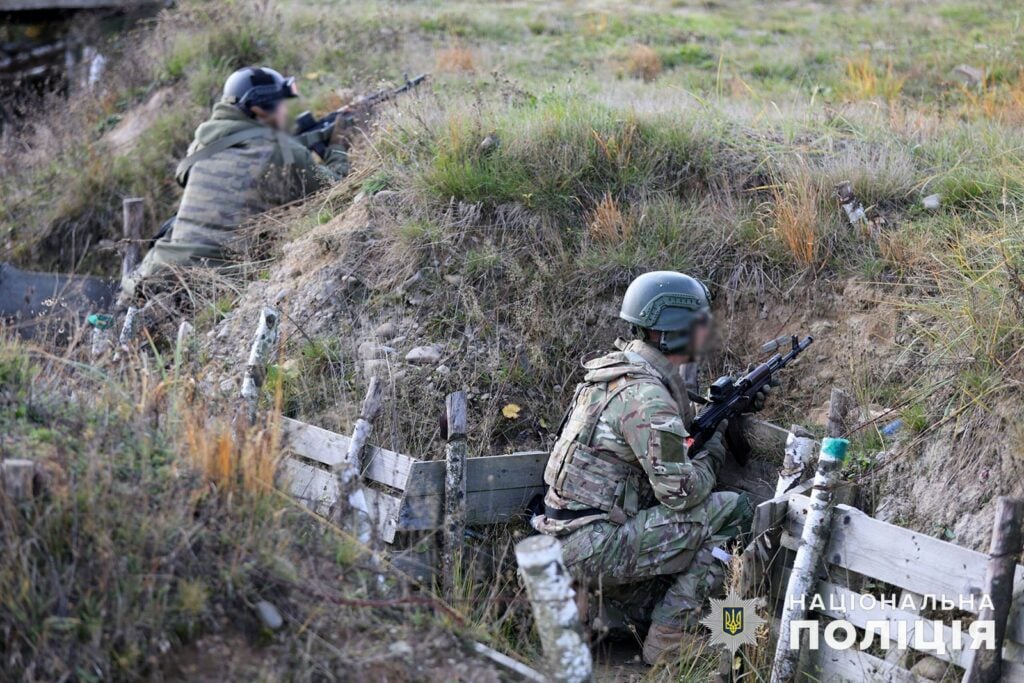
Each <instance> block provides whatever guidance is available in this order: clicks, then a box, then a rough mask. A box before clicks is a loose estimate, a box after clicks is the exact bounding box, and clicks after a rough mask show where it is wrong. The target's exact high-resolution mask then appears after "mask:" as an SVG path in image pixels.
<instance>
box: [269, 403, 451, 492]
mask: <svg viewBox="0 0 1024 683" xmlns="http://www.w3.org/2000/svg"><path fill="white" fill-rule="evenodd" d="M281 433H282V437H283V438H282V442H283V444H284V446H285V447H286V448H288V449H290V450H292V451H293V452H294V453H295V454H297V455H300V456H302V457H303V458H306V459H308V460H312V461H314V462H317V463H320V464H322V465H326V466H327V467H332V468H333V467H337V466H338V465H340V464H342V463H343V462H345V459H346V457H347V456H348V450H349V446H350V445H351V441H352V440H351V439H350V438H349V437H347V436H345V435H344V434H337V433H335V432H332V431H329V430H327V429H321V428H320V427H317V426H315V425H311V424H308V423H306V422H300V421H298V420H292V419H290V418H287V417H283V418H281ZM416 462H417V460H416V459H415V458H412V457H410V456H408V455H403V454H401V453H395V452H394V451H389V450H387V449H384V448H377V447H375V446H367V447H366V449H365V450H364V451H363V464H362V474H363V477H364V478H366V479H369V480H371V481H374V482H377V483H379V484H383V485H384V486H388V487H390V488H393V489H398V490H399V491H404V490H405V487H406V484H407V483H408V481H409V474H410V472H411V471H412V468H413V464H414V463H416ZM440 464H441V465H443V464H444V463H440ZM438 490H441V489H438Z"/></svg>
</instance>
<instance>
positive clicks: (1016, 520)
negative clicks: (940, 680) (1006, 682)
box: [963, 496, 1024, 683]
mask: <svg viewBox="0 0 1024 683" xmlns="http://www.w3.org/2000/svg"><path fill="white" fill-rule="evenodd" d="M1022 519H1024V500H1021V499H1019V498H1007V497H1006V496H1002V497H1000V498H999V500H998V501H997V502H996V518H995V522H994V524H993V525H992V543H991V545H990V546H989V554H988V568H987V569H986V570H985V590H984V594H985V595H987V596H988V597H989V598H990V599H991V601H992V609H988V608H985V609H983V610H981V613H980V614H978V621H992V622H994V630H995V635H996V638H995V641H996V642H995V648H993V649H991V650H987V649H983V650H977V651H976V652H975V653H974V661H973V662H971V665H970V667H969V668H968V669H967V671H965V672H964V677H963V681H964V683H995V681H998V680H999V679H1000V678H1001V677H1002V675H1003V642H1004V641H1005V639H1006V619H1007V617H1008V616H1009V614H1010V603H1011V602H1013V576H1014V572H1015V571H1016V569H1017V559H1018V558H1019V557H1020V552H1021V528H1020V525H1021V520H1022Z"/></svg>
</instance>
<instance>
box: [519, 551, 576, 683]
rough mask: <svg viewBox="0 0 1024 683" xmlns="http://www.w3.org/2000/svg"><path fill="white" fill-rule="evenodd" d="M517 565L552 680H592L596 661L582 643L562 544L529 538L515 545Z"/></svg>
mask: <svg viewBox="0 0 1024 683" xmlns="http://www.w3.org/2000/svg"><path fill="white" fill-rule="evenodd" d="M516 561H517V562H518V563H519V575H520V576H521V577H522V579H523V584H524V585H525V586H526V594H527V596H528V597H529V598H530V606H531V607H532V608H533V618H534V621H535V622H536V623H537V634H538V635H539V636H540V642H541V646H542V647H543V648H544V659H545V661H546V662H547V669H548V672H547V673H548V675H549V676H550V680H552V681H556V683H585V682H587V681H591V680H593V666H594V665H593V660H592V659H591V656H590V648H589V647H587V643H586V641H584V639H583V627H582V626H581V625H580V618H579V610H578V609H577V607H576V593H575V591H573V589H572V581H571V578H570V576H569V572H568V571H567V570H566V568H565V564H564V563H563V561H562V544H561V543H559V542H558V539H557V538H555V537H553V536H545V535H543V534H539V535H537V536H530V537H529V538H527V539H525V540H523V541H520V542H519V543H518V544H517V545H516Z"/></svg>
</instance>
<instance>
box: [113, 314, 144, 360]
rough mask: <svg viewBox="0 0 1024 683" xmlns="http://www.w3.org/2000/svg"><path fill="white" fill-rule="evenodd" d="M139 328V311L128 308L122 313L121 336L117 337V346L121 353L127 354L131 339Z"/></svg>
mask: <svg viewBox="0 0 1024 683" xmlns="http://www.w3.org/2000/svg"><path fill="white" fill-rule="evenodd" d="M138 327H139V309H138V307H137V306H129V307H128V310H127V311H125V312H124V325H122V326H121V334H120V335H118V337H117V346H118V348H120V350H121V351H124V352H127V351H128V349H129V348H130V346H131V343H132V339H134V338H135V333H136V332H138Z"/></svg>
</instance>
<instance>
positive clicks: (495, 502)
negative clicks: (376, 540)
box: [398, 458, 544, 531]
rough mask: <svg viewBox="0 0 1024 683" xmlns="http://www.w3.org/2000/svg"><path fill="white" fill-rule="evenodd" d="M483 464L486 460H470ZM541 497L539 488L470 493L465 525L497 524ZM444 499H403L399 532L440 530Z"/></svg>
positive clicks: (438, 497) (511, 517) (541, 489)
mask: <svg viewBox="0 0 1024 683" xmlns="http://www.w3.org/2000/svg"><path fill="white" fill-rule="evenodd" d="M473 459H479V460H484V459H485V458H471V460H473ZM542 493H544V488H543V487H541V486H532V487H520V488H514V489H498V490H494V491H471V492H469V493H467V494H466V523H467V524H469V525H474V524H500V523H502V522H507V521H509V520H510V519H513V518H515V517H516V516H517V515H519V514H522V513H523V512H524V511H525V510H526V506H527V505H528V504H529V502H530V500H531V499H532V498H533V497H534V496H536V495H538V494H542ZM443 504H444V496H406V497H405V498H404V499H403V500H402V510H401V515H400V517H399V520H398V530H399V531H428V530H433V529H438V528H440V526H441V520H442V507H443Z"/></svg>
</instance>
